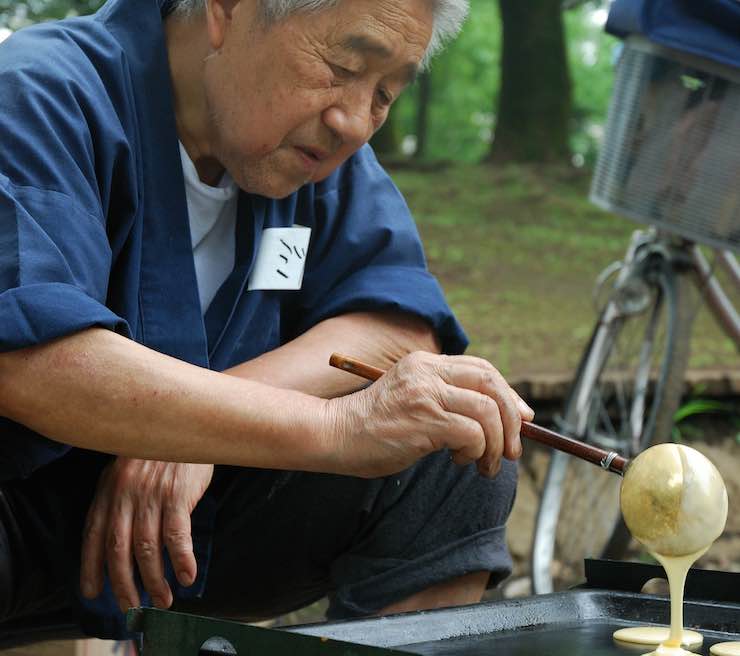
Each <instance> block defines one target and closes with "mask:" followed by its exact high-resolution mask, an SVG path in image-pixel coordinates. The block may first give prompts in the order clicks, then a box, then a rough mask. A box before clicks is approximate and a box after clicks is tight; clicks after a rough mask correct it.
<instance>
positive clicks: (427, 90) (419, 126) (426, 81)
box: [414, 71, 432, 159]
mask: <svg viewBox="0 0 740 656" xmlns="http://www.w3.org/2000/svg"><path fill="white" fill-rule="evenodd" d="M418 84H419V89H418V92H419V93H418V95H417V97H416V151H415V152H414V157H415V158H417V159H422V158H423V157H424V155H426V150H427V137H428V136H429V106H430V104H431V99H432V79H431V77H430V74H429V71H424V72H423V73H422V74H421V75H420V76H419V82H418Z"/></svg>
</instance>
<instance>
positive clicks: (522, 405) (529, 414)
mask: <svg viewBox="0 0 740 656" xmlns="http://www.w3.org/2000/svg"><path fill="white" fill-rule="evenodd" d="M509 389H510V390H511V395H512V397H513V398H514V402H515V403H516V405H517V407H518V408H519V412H520V413H521V415H522V419H524V421H532V420H533V419H534V410H532V408H531V407H530V406H529V405H528V404H527V402H526V401H525V400H524V399H523V398H522V397H521V396H519V394H518V392H517V391H516V390H515V389H514V388H513V387H511V388H509Z"/></svg>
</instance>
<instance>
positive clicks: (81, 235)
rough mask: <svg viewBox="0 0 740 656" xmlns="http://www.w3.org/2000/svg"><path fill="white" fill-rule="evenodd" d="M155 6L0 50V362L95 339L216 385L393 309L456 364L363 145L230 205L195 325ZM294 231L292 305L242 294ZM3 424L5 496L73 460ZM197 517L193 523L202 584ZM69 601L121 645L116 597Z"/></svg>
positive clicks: (392, 199) (459, 338)
mask: <svg viewBox="0 0 740 656" xmlns="http://www.w3.org/2000/svg"><path fill="white" fill-rule="evenodd" d="M163 4H164V3H163V2H162V0H159V1H158V0H111V1H110V2H108V3H107V4H106V5H105V6H104V7H103V8H102V9H101V10H100V11H99V12H98V13H97V14H95V15H94V16H91V17H84V18H73V19H68V20H64V21H60V22H55V23H47V24H42V25H37V26H33V27H29V28H26V29H23V30H21V31H19V32H17V33H16V34H14V35H13V36H11V37H10V38H9V39H7V40H6V41H5V42H4V43H3V44H2V46H0V90H1V92H0V117H2V120H0V350H2V351H7V350H12V349H18V348H22V347H26V346H30V345H33V344H39V343H43V342H47V341H49V340H52V339H54V338H56V337H60V336H63V335H68V334H71V333H74V332H76V331H80V330H83V329H86V328H89V327H91V326H103V327H105V328H108V329H110V330H115V331H117V332H119V333H121V334H122V335H125V336H127V337H130V338H131V339H134V340H136V341H137V342H140V343H142V344H145V345H146V346H148V347H150V348H152V349H155V350H157V351H160V352H162V353H166V354H168V355H171V356H174V357H177V358H180V359H181V360H185V361H187V362H190V363H192V364H195V365H199V366H202V367H209V368H211V369H215V370H223V369H225V368H227V367H230V366H233V365H235V364H237V363H240V362H244V361H246V360H249V359H251V358H254V357H255V356H258V355H260V354H261V353H264V352H266V351H269V350H271V349H273V348H275V347H277V346H279V345H280V344H282V343H284V342H285V341H287V340H290V339H292V338H294V337H296V336H297V335H299V334H300V333H302V332H304V331H306V330H307V329H308V328H310V327H311V326H313V325H315V324H317V323H318V322H320V321H322V320H324V319H327V318H329V317H332V316H335V315H338V314H342V313H346V312H350V311H354V310H374V309H397V310H402V311H405V312H410V313H412V314H415V315H418V316H420V317H423V318H425V319H426V320H427V321H428V322H429V323H430V324H431V325H432V326H433V327H434V328H435V329H436V331H437V333H438V334H439V336H440V338H441V340H442V344H443V348H444V350H445V351H446V352H448V353H459V352H462V351H463V350H464V348H465V346H466V338H465V335H464V333H463V332H462V330H461V328H460V326H459V325H458V323H457V321H456V320H455V318H454V317H453V315H452V313H451V311H450V309H449V308H448V306H447V304H446V303H445V300H444V298H443V295H442V292H441V290H440V288H439V286H438V284H437V282H436V281H435V280H434V278H433V277H432V276H431V275H430V274H429V273H428V271H427V269H426V265H425V261H424V255H423V252H422V248H421V244H420V242H419V237H418V234H417V232H416V229H415V226H414V223H413V221H412V219H411V217H410V215H409V211H408V208H407V206H406V204H405V203H404V201H403V199H402V197H401V195H400V194H399V192H398V190H397V189H396V188H395V187H394V185H393V183H392V182H391V181H390V179H389V178H388V176H387V175H386V173H385V172H384V171H383V170H382V168H381V167H380V166H379V165H378V163H377V161H376V160H375V157H374V155H373V153H372V151H371V149H370V148H369V147H365V148H363V149H362V150H361V151H359V152H358V153H357V154H356V155H354V156H353V157H352V158H351V159H350V160H348V161H347V162H346V163H345V164H344V165H343V166H342V167H340V168H339V169H338V170H337V171H336V172H334V173H333V174H332V175H331V176H330V177H329V178H328V179H326V180H325V181H323V182H321V183H319V184H309V185H306V186H304V187H303V188H301V189H300V190H299V191H298V192H296V193H294V194H292V195H291V196H289V197H288V198H285V199H283V200H270V199H267V198H263V197H259V196H253V195H248V194H245V193H242V194H241V195H240V197H239V204H238V217H237V235H236V240H237V253H236V265H235V268H234V270H233V272H232V273H231V275H230V276H229V277H228V279H227V280H226V282H225V283H224V284H223V286H222V287H221V288H220V290H219V291H218V293H217V295H216V297H215V298H214V300H213V302H212V304H211V305H210V307H209V309H208V311H207V313H206V315H205V317H202V315H201V309H200V303H199V298H198V291H197V282H196V278H195V269H194V265H193V256H192V246H191V239H190V230H189V223H188V216H187V207H186V202H185V195H184V183H183V174H182V169H181V165H180V156H179V151H178V144H177V133H176V129H175V120H174V113H173V107H172V97H171V81H170V76H169V68H168V62H167V53H166V49H165V43H164V38H163V29H162V27H163V23H162V21H163V12H164V11H165V9H164V7H163ZM294 222H296V223H299V224H301V225H305V226H308V227H311V228H312V230H313V232H312V235H311V242H310V245H309V249H308V256H307V263H306V269H305V274H304V279H303V287H302V289H301V290H300V291H288V292H285V291H283V292H280V291H248V289H247V284H248V279H249V276H250V271H251V269H252V266H253V263H254V261H255V256H256V253H257V249H258V248H259V244H260V237H261V234H262V230H263V229H264V228H266V227H276V226H291V225H293V223H294ZM1 421H2V423H0V433H1V435H2V438H1V439H0V480H10V479H14V478H20V477H26V476H28V475H29V474H30V473H31V472H33V471H34V470H36V469H37V468H39V467H41V466H43V465H44V464H46V463H49V462H51V461H53V460H55V459H58V458H59V457H61V456H62V455H63V454H65V453H66V452H67V451H69V449H70V447H69V446H67V445H64V444H59V443H55V442H53V441H51V440H48V439H46V438H44V437H42V436H40V435H38V434H35V433H33V432H32V431H30V430H28V429H26V428H24V427H22V426H19V425H17V424H14V423H12V422H10V421H8V420H1ZM206 501H207V500H204V502H203V503H201V504H200V505H199V506H198V508H197V509H196V513H195V514H194V517H193V526H194V534H195V536H194V537H195V542H196V544H195V548H196V552H197V557H198V562H199V571H200V572H201V574H202V573H203V572H205V571H206V570H207V557H208V538H209V532H210V521H211V517H209V513H208V504H207V502H206ZM203 584H204V581H203V577H202V576H200V577H199V581H197V582H196V584H195V585H194V586H193V588H191V589H190V590H189V593H190V594H198V593H199V592H200V591H201V590H202V588H203ZM173 585H174V582H173ZM174 587H175V588H177V589H178V590H179V593H183V591H182V590H180V589H179V588H178V587H177V586H176V585H174ZM80 603H82V604H83V605H84V606H85V609H86V610H85V613H86V614H85V616H84V618H83V620H82V621H83V624H84V626H85V628H86V629H87V630H88V631H90V632H91V633H93V634H96V635H100V636H109V637H114V636H121V635H123V633H124V628H123V617H122V615H121V614H120V613H119V612H118V611H117V609H116V606H115V603H114V602H113V598H112V595H110V594H109V593H106V594H105V595H104V596H103V597H102V598H101V599H98V600H97V601H96V602H94V603H88V602H84V601H81V602H80Z"/></svg>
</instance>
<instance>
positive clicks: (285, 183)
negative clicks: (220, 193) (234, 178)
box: [239, 179, 311, 200]
mask: <svg viewBox="0 0 740 656" xmlns="http://www.w3.org/2000/svg"><path fill="white" fill-rule="evenodd" d="M309 182H311V180H303V181H297V180H285V179H283V180H269V181H266V180H264V181H254V180H247V181H246V183H245V184H243V185H241V184H240V185H239V186H240V187H241V188H242V189H244V190H245V191H246V192H247V193H249V194H254V195H256V196H263V197H264V198H270V199H272V200H282V199H283V198H287V197H288V196H290V195H291V194H294V193H295V192H296V191H298V190H299V189H300V188H301V187H303V186H304V185H306V184H309Z"/></svg>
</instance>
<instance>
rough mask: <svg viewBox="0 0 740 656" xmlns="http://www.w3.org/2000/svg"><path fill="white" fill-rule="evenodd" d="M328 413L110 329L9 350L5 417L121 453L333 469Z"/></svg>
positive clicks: (308, 400) (4, 360) (0, 383)
mask: <svg viewBox="0 0 740 656" xmlns="http://www.w3.org/2000/svg"><path fill="white" fill-rule="evenodd" d="M323 408H324V401H322V400H321V399H317V398H315V397H311V396H308V395H304V394H301V393H299V392H295V391H290V390H278V389H274V388H271V387H267V386H265V385H263V384H261V383H259V382H253V381H249V380H243V379H239V378H236V377H233V376H227V375H224V374H220V373H216V372H212V371H208V370H206V369H202V368H200V367H196V366H193V365H190V364H187V363H184V362H182V361H180V360H177V359H175V358H171V357H168V356H165V355H162V354H160V353H157V352H155V351H152V350H150V349H148V348H146V347H144V346H141V345H139V344H137V343H135V342H133V341H131V340H128V339H126V338H124V337H121V336H120V335H117V334H115V333H112V332H110V331H106V330H102V329H91V330H87V331H84V332H82V333H78V334H76V335H72V336H69V337H65V338H63V339H59V340H56V341H54V342H51V343H48V344H44V345H41V346H37V347H32V348H28V349H22V350H20V351H12V352H7V353H3V354H0V412H2V414H3V415H4V416H6V417H8V418H10V419H12V420H14V421H17V422H19V423H21V424H23V425H25V426H28V427H29V428H31V429H33V430H35V431H37V432H39V433H41V434H42V435H45V436H47V437H49V438H51V439H54V440H57V441H60V442H64V443H66V444H70V445H72V446H77V447H82V448H86V449H93V450H97V451H103V452H107V453H113V454H117V455H125V456H131V457H137V458H146V459H152V460H176V461H181V462H211V463H216V464H234V465H244V466H252V467H268V468H278V469H304V470H305V469H307V470H315V471H322V470H324V471H331V470H332V466H331V462H330V460H331V451H332V449H331V447H330V445H328V444H327V443H326V440H327V434H328V433H329V432H330V431H329V427H328V426H327V424H326V421H327V420H326V419H325V413H324V412H323ZM327 458H329V461H327Z"/></svg>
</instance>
